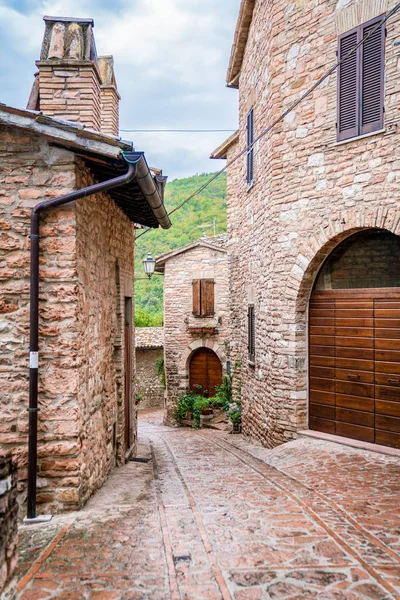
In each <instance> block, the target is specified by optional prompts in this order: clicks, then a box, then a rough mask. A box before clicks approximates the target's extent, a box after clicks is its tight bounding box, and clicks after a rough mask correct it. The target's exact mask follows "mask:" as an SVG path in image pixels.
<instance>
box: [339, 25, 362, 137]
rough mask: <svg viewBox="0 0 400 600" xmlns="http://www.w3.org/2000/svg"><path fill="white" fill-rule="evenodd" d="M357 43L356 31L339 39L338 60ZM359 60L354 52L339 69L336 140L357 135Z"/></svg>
mask: <svg viewBox="0 0 400 600" xmlns="http://www.w3.org/2000/svg"><path fill="white" fill-rule="evenodd" d="M357 43H358V29H355V30H353V31H352V32H350V33H345V34H344V35H342V36H340V37H339V49H338V56H339V60H342V59H343V58H344V57H345V56H346V55H347V54H348V53H349V52H350V51H351V50H352V49H353V48H354V47H355V46H356V45H357ZM358 73H359V60H358V52H357V51H356V52H354V53H353V54H352V55H351V56H350V57H349V58H348V59H347V60H345V61H344V62H343V64H341V65H340V67H339V72H338V95H337V113H338V114H337V139H338V141H340V140H346V139H348V138H352V137H356V136H357V135H359V133H358V132H359V75H358Z"/></svg>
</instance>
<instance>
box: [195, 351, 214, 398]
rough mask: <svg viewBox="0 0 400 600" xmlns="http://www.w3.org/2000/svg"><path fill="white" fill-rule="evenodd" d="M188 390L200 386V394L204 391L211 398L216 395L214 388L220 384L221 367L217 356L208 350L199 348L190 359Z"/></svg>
mask: <svg viewBox="0 0 400 600" xmlns="http://www.w3.org/2000/svg"><path fill="white" fill-rule="evenodd" d="M189 373H190V378H189V380H190V390H191V391H193V390H194V387H195V386H196V385H201V388H202V389H201V393H204V392H205V391H206V390H207V392H208V394H207V395H208V396H209V397H210V398H211V397H212V396H215V394H216V389H215V388H216V386H218V385H221V383H222V365H221V361H220V360H219V358H218V356H217V355H216V354H215V352H213V350H210V349H209V348H199V349H198V350H196V351H195V352H194V354H193V355H192V357H191V359H190V367H189Z"/></svg>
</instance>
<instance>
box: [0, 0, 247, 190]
mask: <svg viewBox="0 0 400 600" xmlns="http://www.w3.org/2000/svg"><path fill="white" fill-rule="evenodd" d="M239 3H240V0H59V1H57V0H56V1H54V0H53V1H49V0H15V1H11V0H9V1H5V0H0V65H1V70H0V102H4V103H6V104H9V105H11V106H16V107H21V108H25V107H26V103H27V100H28V96H29V92H30V89H31V85H32V82H33V75H34V73H35V70H36V67H35V60H37V59H38V58H39V53H40V47H41V42H42V38H43V32H44V21H43V20H42V19H43V16H44V15H51V16H69V17H70V16H73V17H91V18H93V19H94V23H95V28H94V34H95V39H96V46H97V52H98V54H99V55H102V54H113V55H114V59H115V72H116V77H117V84H118V89H119V92H120V94H121V96H122V100H121V104H120V129H121V130H122V129H224V130H225V129H226V130H232V131H233V130H235V129H236V128H237V91H236V90H232V89H228V88H226V87H225V75H226V70H227V67H228V61H229V55H230V50H231V45H232V41H233V35H234V31H235V25H236V19H237V15H238V11H239ZM229 135H230V132H229V131H227V132H219V133H196V134H195V133H192V134H187V133H184V134H183V133H127V132H123V131H121V137H123V138H124V139H128V140H132V141H133V142H134V145H135V148H136V149H137V150H144V151H145V153H146V158H147V160H148V163H149V164H150V165H151V166H154V167H157V168H161V169H163V173H164V174H166V175H168V176H169V178H170V179H175V178H177V177H187V176H190V175H194V174H195V173H204V172H207V173H208V172H212V171H216V170H218V169H219V168H221V167H222V166H223V164H224V163H223V161H216V160H210V159H209V155H210V153H211V152H212V151H213V150H214V149H215V148H216V147H217V146H218V145H219V144H220V143H221V142H222V141H223V140H224V139H226V138H227V137H229Z"/></svg>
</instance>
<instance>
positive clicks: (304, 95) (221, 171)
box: [136, 2, 400, 241]
mask: <svg viewBox="0 0 400 600" xmlns="http://www.w3.org/2000/svg"><path fill="white" fill-rule="evenodd" d="M399 8H400V2H398V3H397V4H396V5H395V6H394V7H393V8H392V9H391V10H390V11H389V12H388V13H387V15H386V16H385V17H384V18H383V19H382V20H381V21H379V22H378V23H377V24H376V26H375V27H374V28H373V29H372V30H371V31H370V32H369V33H368V34H367V35H366V36H365V37H363V39H362V40H360V41H359V42H358V44H356V45H355V46H354V48H352V49H351V50H350V52H348V53H347V54H346V56H344V57H343V58H342V59H340V60H338V61H337V62H336V63H335V64H334V65H333V66H332V67H331V68H330V69H328V71H326V73H324V75H322V77H320V78H319V79H318V80H317V81H316V82H315V83H314V84H313V85H312V86H311V87H310V88H308V90H306V91H305V92H304V94H302V95H301V96H300V97H299V98H298V99H297V100H296V101H295V102H293V104H291V105H290V106H289V108H287V109H286V110H285V111H284V112H283V113H281V114H280V116H279V117H277V118H276V119H275V121H273V122H272V123H271V125H268V127H267V128H266V129H264V130H263V131H262V132H261V133H260V135H259V136H257V137H256V139H255V140H254V141H253V142H252V143H251V144H249V146H246V148H244V150H242V151H241V152H239V154H237V155H236V156H234V157H233V158H232V159H231V160H230V161H229V162H227V163H226V165H225V166H224V167H223V168H222V169H220V170H219V171H217V172H216V173H214V175H213V176H212V177H210V179H208V180H207V181H206V182H205V183H204V184H203V185H202V186H200V187H199V189H198V190H196V191H195V192H193V193H192V194H190V196H188V197H187V198H186V199H185V200H183V202H181V203H180V204H179V205H178V206H176V207H175V208H174V209H173V210H171V212H169V213H168V216H171V215H172V214H173V213H174V212H176V211H177V210H180V209H181V208H182V206H184V205H185V204H186V203H187V202H189V200H192V199H193V198H194V197H195V196H198V195H199V194H200V193H201V192H202V191H203V190H205V189H206V188H207V187H208V186H209V185H210V183H212V182H213V181H215V179H217V177H219V176H220V175H222V173H224V172H225V171H226V170H227V169H228V168H229V167H230V166H232V165H233V164H234V163H235V162H236V161H237V160H239V158H241V157H242V156H243V155H244V154H247V153H248V151H249V150H251V148H253V147H254V145H255V144H256V143H257V142H258V141H259V140H261V139H262V138H263V137H264V136H265V135H267V133H269V132H270V131H271V130H272V129H274V127H276V125H278V123H280V122H281V121H283V120H284V118H285V117H286V116H287V115H288V114H289V113H291V112H292V111H293V110H294V109H295V108H296V107H297V106H298V105H299V104H300V103H301V102H303V100H305V99H306V98H307V97H308V96H309V95H310V94H312V93H313V91H314V90H315V89H316V88H317V87H319V86H320V85H321V83H323V82H324V81H325V79H327V78H328V77H329V76H330V75H332V73H334V72H335V71H336V69H338V68H339V67H340V66H341V65H342V64H343V63H344V62H345V61H346V60H348V59H349V58H350V57H351V56H352V55H353V54H354V53H355V52H356V51H357V50H358V48H359V47H360V46H362V45H364V44H365V42H366V41H367V40H368V39H369V38H370V37H371V36H372V35H373V34H374V33H375V32H376V31H378V29H379V28H380V27H381V26H382V25H384V24H385V23H386V22H387V21H388V19H390V17H391V16H393V15H394V14H395V13H396V12H397V11H398V10H399ZM152 229H153V228H152V227H149V229H146V230H145V231H143V232H142V233H141V234H139V235H138V236H137V238H136V241H137V240H138V239H139V238H140V237H142V235H145V234H146V233H147V232H148V231H151V230H152Z"/></svg>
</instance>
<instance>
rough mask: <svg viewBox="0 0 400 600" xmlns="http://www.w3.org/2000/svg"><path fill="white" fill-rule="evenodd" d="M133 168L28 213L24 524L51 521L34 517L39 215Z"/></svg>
mask: <svg viewBox="0 0 400 600" xmlns="http://www.w3.org/2000/svg"><path fill="white" fill-rule="evenodd" d="M136 170H137V167H136V164H132V163H131V164H129V167H128V171H127V172H126V173H125V175H120V176H119V177H114V178H113V179H109V180H108V181H103V182H102V183H96V184H95V185H91V186H89V187H86V188H83V189H81V190H76V191H75V192H71V193H70V194H65V195H64V196H60V197H59V198H54V199H53V200H46V201H45V202H40V203H39V204H37V205H36V206H35V207H34V208H33V209H32V217H31V235H30V238H31V261H30V265H31V290H30V342H29V347H30V355H29V408H28V409H27V410H28V412H29V442H28V511H27V517H26V519H24V522H28V523H29V522H30V523H33V522H37V521H38V520H49V518H51V517H48V516H47V517H46V516H45V517H43V518H40V517H37V516H36V477H37V424H38V418H37V417H38V412H39V408H38V376H39V370H38V366H39V365H38V363H39V239H40V236H39V223H40V215H41V213H43V212H46V211H48V210H51V209H52V208H56V207H57V206H62V205H63V204H68V203H69V202H74V201H75V200H79V199H80V198H85V197H87V196H92V195H93V194H97V193H99V192H106V191H107V190H111V189H113V188H117V187H120V186H121V185H124V184H126V183H129V182H130V181H132V179H134V177H135V176H136Z"/></svg>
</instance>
